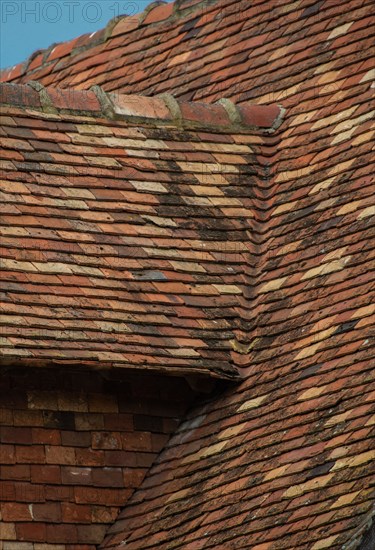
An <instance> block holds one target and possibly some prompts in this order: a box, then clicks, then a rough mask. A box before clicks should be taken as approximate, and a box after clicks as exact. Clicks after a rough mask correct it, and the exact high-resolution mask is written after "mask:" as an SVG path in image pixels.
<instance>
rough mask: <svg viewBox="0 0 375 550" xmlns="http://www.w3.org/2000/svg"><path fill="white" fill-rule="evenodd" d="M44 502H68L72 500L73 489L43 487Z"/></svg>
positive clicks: (66, 487) (59, 486) (60, 486)
mask: <svg viewBox="0 0 375 550" xmlns="http://www.w3.org/2000/svg"><path fill="white" fill-rule="evenodd" d="M44 492H45V495H46V500H52V501H56V502H69V501H72V500H74V489H73V487H68V486H64V485H52V486H50V485H46V486H45V487H44Z"/></svg>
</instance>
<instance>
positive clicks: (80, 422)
mask: <svg viewBox="0 0 375 550" xmlns="http://www.w3.org/2000/svg"><path fill="white" fill-rule="evenodd" d="M75 427H76V429H77V430H101V429H102V428H104V419H103V415H102V414H88V413H87V414H86V413H76V415H75Z"/></svg>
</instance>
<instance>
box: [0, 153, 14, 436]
mask: <svg viewBox="0 0 375 550" xmlns="http://www.w3.org/2000/svg"><path fill="white" fill-rule="evenodd" d="M1 154H3V153H1ZM0 424H1V425H3V426H13V414H12V411H11V410H10V409H0Z"/></svg>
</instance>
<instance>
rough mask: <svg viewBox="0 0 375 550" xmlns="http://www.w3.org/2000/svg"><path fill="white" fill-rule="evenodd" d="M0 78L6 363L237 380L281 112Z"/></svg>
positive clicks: (3, 302)
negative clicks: (255, 191) (258, 185)
mask: <svg viewBox="0 0 375 550" xmlns="http://www.w3.org/2000/svg"><path fill="white" fill-rule="evenodd" d="M0 86H1V89H0V94H1V102H2V108H1V113H2V119H1V122H2V128H3V130H2V133H3V136H4V137H3V139H2V150H1V157H0V158H1V159H3V160H2V161H1V166H2V173H3V178H2V183H1V203H2V225H1V230H0V231H1V244H2V249H1V252H2V254H1V265H2V285H3V286H2V288H3V294H2V303H1V309H2V318H1V324H2V336H3V340H2V351H1V353H2V356H3V360H5V359H7V360H8V361H10V360H14V361H18V360H19V358H22V360H23V361H26V362H30V363H38V364H39V363H50V362H54V363H72V362H74V363H76V362H78V361H79V362H80V363H84V364H85V363H88V364H91V363H92V362H97V361H99V362H100V363H102V364H103V365H104V366H114V367H116V366H117V367H126V368H136V367H139V368H142V369H154V370H159V371H163V370H165V371H166V372H171V373H172V372H178V373H203V374H210V375H213V376H217V377H223V378H236V377H238V371H237V369H236V367H235V361H233V359H232V357H231V354H230V352H231V351H232V348H231V344H230V341H231V340H232V339H233V338H234V333H233V330H234V328H235V327H236V326H237V324H238V322H237V320H236V317H238V316H239V311H240V309H241V308H242V307H243V306H244V300H245V298H244V296H243V284H244V278H245V276H246V271H247V263H248V257H249V254H251V251H252V250H254V249H255V247H256V238H255V237H254V236H253V227H254V226H255V225H256V217H257V214H256V211H255V209H254V204H253V203H254V200H253V199H252V198H251V194H252V191H251V187H252V184H251V182H254V181H255V180H256V179H257V178H258V177H260V174H261V171H262V167H261V166H260V164H259V161H258V160H257V158H256V152H257V151H258V150H259V146H260V143H262V141H263V140H264V139H266V137H265V136H267V131H272V125H273V124H276V125H277V123H278V117H280V116H281V111H280V109H279V108H278V107H277V106H263V107H262V106H260V107H258V106H254V107H252V106H249V105H247V106H246V105H245V106H243V107H241V109H237V108H236V107H235V105H233V104H232V103H231V102H230V101H226V102H225V101H224V102H223V104H216V105H204V104H199V103H197V104H193V103H183V102H177V101H176V100H174V99H173V97H172V96H166V97H155V98H146V97H138V96H126V95H119V94H106V93H105V92H103V91H102V90H101V89H99V88H96V89H95V90H94V91H75V90H60V89H57V88H53V89H45V88H43V86H41V85H40V84H38V83H32V84H31V85H15V84H1V85H0ZM232 119H234V122H232ZM256 124H258V126H256ZM236 312H237V313H236ZM26 327H27V328H26Z"/></svg>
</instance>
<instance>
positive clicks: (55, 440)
mask: <svg viewBox="0 0 375 550" xmlns="http://www.w3.org/2000/svg"><path fill="white" fill-rule="evenodd" d="M63 433H64V432H63ZM32 438H33V443H35V444H38V443H43V444H46V445H60V443H61V432H59V431H58V430H46V429H43V428H32Z"/></svg>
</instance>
